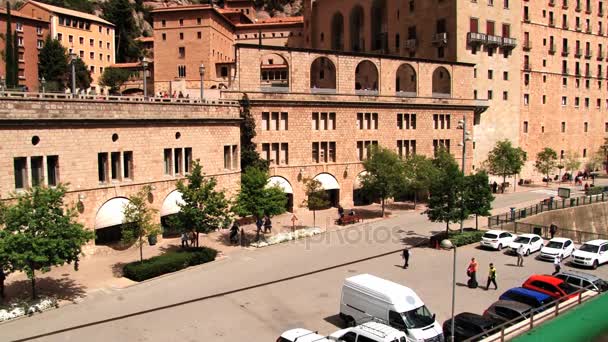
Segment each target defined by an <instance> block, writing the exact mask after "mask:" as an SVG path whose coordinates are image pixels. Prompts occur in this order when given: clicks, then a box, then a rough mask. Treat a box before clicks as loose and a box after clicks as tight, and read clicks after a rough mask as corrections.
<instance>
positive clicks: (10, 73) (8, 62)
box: [4, 1, 19, 88]
mask: <svg viewBox="0 0 608 342" xmlns="http://www.w3.org/2000/svg"><path fill="white" fill-rule="evenodd" d="M12 18H13V17H12V15H11V4H10V2H8V1H7V2H6V33H5V34H4V63H5V75H6V76H5V77H6V87H7V88H14V87H16V86H17V85H18V84H19V78H18V68H19V63H18V61H17V59H18V56H19V53H18V51H19V50H18V47H16V44H15V40H16V39H17V33H16V32H14V31H13V27H12V25H13V20H12Z"/></svg>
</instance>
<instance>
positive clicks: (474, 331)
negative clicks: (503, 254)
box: [443, 271, 608, 341]
mask: <svg viewBox="0 0 608 342" xmlns="http://www.w3.org/2000/svg"><path fill="white" fill-rule="evenodd" d="M582 288H585V289H588V290H592V291H598V292H605V291H608V283H607V282H606V281H604V280H602V279H600V278H598V277H596V276H594V275H592V274H587V273H583V272H577V271H565V272H560V273H558V274H556V275H555V276H550V275H539V274H537V275H532V276H530V277H529V278H528V279H527V280H526V281H524V283H523V284H522V286H521V287H515V288H512V289H509V290H508V291H506V292H505V293H503V294H502V295H500V297H499V298H498V301H496V302H494V303H493V304H492V305H490V307H488V308H487V309H486V310H485V311H484V312H483V314H482V315H478V314H475V313H471V312H463V313H460V314H458V315H456V316H455V317H454V340H455V341H464V340H467V339H470V338H472V337H475V336H478V335H479V336H482V337H481V338H479V340H481V339H482V338H483V337H487V336H489V335H491V334H493V333H494V331H492V330H493V329H494V328H496V327H498V326H499V325H502V324H505V323H509V324H510V325H512V324H516V323H518V322H521V321H523V320H524V319H527V318H529V317H530V316H531V315H533V314H536V313H538V312H540V311H542V310H546V309H548V308H549V307H551V306H553V304H554V303H555V301H556V300H558V299H569V298H573V297H575V296H576V295H577V293H578V292H577V291H578V290H580V289H582ZM443 331H444V333H445V335H446V336H449V335H451V331H452V320H451V319H448V320H447V321H445V322H444V324H443Z"/></svg>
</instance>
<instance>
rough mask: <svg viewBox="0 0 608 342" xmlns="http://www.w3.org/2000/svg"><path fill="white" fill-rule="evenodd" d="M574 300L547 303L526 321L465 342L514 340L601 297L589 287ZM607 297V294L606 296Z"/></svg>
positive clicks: (497, 327) (509, 322) (512, 322)
mask: <svg viewBox="0 0 608 342" xmlns="http://www.w3.org/2000/svg"><path fill="white" fill-rule="evenodd" d="M573 295H575V297H573V298H569V299H568V298H558V299H555V300H553V301H551V302H549V303H546V304H544V305H542V306H540V307H538V308H535V309H533V310H532V311H531V312H530V314H529V316H528V317H527V318H525V319H524V320H521V317H518V318H514V319H512V320H510V321H508V322H505V323H503V324H501V325H499V326H496V327H494V328H493V329H491V330H487V331H484V332H482V333H480V334H478V335H475V336H473V337H471V338H469V339H467V340H465V342H469V341H484V342H494V341H500V342H503V341H507V340H510V339H512V338H514V337H515V336H517V335H520V334H523V333H524V332H526V331H529V330H532V329H534V328H535V327H536V326H538V325H539V324H541V323H544V322H545V321H547V320H550V319H552V318H555V317H557V316H559V315H560V314H562V313H563V312H564V311H565V310H569V309H572V308H573V307H576V306H578V305H581V304H582V303H585V302H587V301H588V300H589V299H591V298H594V297H595V296H598V295H600V294H599V293H598V292H597V291H596V290H595V289H593V285H589V286H587V287H585V288H581V289H579V290H577V291H576V292H574V293H573ZM604 295H605V294H604Z"/></svg>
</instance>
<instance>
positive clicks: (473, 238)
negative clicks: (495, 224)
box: [450, 230, 485, 247]
mask: <svg viewBox="0 0 608 342" xmlns="http://www.w3.org/2000/svg"><path fill="white" fill-rule="evenodd" d="M483 234H485V231H482V230H474V231H466V232H464V233H462V234H461V233H456V232H454V233H450V240H451V241H452V243H453V244H454V245H456V246H457V247H460V246H464V245H469V244H472V243H476V242H479V241H481V237H482V236H483Z"/></svg>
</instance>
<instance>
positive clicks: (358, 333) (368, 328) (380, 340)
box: [298, 322, 407, 342]
mask: <svg viewBox="0 0 608 342" xmlns="http://www.w3.org/2000/svg"><path fill="white" fill-rule="evenodd" d="M329 339H330V340H332V341H365V342H367V341H369V342H406V341H407V338H406V337H405V333H404V332H403V331H400V330H397V329H395V328H393V327H390V326H388V325H385V324H382V323H379V322H367V323H363V324H361V325H358V326H356V327H352V328H348V329H342V330H338V331H336V332H335V333H333V334H331V335H329ZM298 341H300V340H299V339H298Z"/></svg>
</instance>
